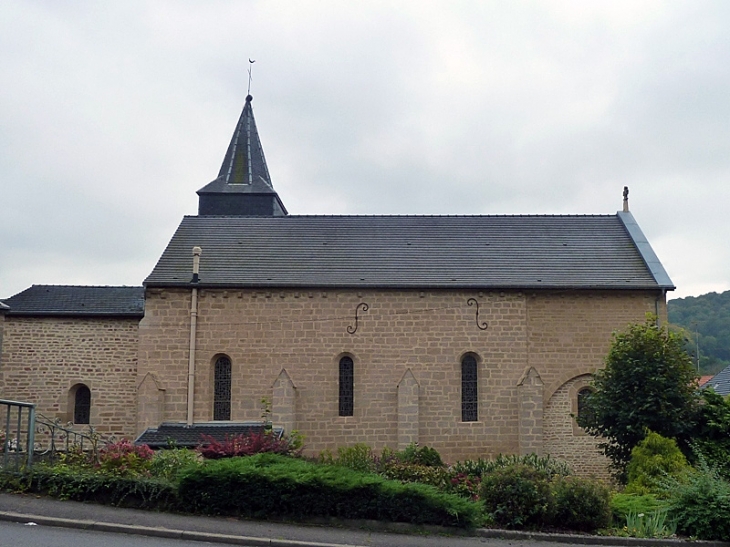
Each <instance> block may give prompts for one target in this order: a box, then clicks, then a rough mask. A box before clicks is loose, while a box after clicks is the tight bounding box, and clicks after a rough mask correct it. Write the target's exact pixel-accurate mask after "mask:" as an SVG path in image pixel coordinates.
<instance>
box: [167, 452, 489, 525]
mask: <svg viewBox="0 0 730 547" xmlns="http://www.w3.org/2000/svg"><path fill="white" fill-rule="evenodd" d="M179 496H180V499H181V500H184V503H185V508H186V509H187V510H188V511H192V512H201V513H206V514H217V515H233V516H249V517H259V518H261V517H264V518H265V517H269V516H283V515H285V516H288V517H295V518H302V517H310V516H333V517H339V518H347V519H377V520H386V521H394V522H411V523H423V524H439V525H444V526H465V527H469V526H475V525H477V524H478V523H479V522H480V518H481V514H480V510H479V506H478V505H477V504H475V503H472V502H469V501H467V500H464V499H462V498H460V497H458V496H454V495H451V494H445V493H442V492H439V491H438V490H436V489H435V488H433V487H431V486H426V485H421V484H400V483H398V482H395V481H389V480H386V479H384V478H382V477H379V476H377V475H374V474H370V473H359V472H356V471H353V470H351V469H347V468H344V467H341V466H331V465H317V464H315V463H312V462H308V461H305V460H303V459H292V458H286V457H282V456H278V455H275V454H259V455H256V456H252V457H250V458H230V459H225V460H218V461H209V462H205V463H204V464H203V465H202V466H200V467H198V468H189V469H187V470H186V471H185V472H184V473H183V474H182V475H181V477H180V484H179Z"/></svg>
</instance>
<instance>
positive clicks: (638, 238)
mask: <svg viewBox="0 0 730 547" xmlns="http://www.w3.org/2000/svg"><path fill="white" fill-rule="evenodd" d="M616 216H618V219H619V220H620V221H621V222H622V223H623V225H624V227H625V228H626V232H627V233H628V234H629V237H630V238H631V239H632V241H633V242H634V245H636V249H637V250H638V251H639V254H640V255H641V258H642V260H643V261H644V263H645V264H646V267H647V268H649V271H650V272H651V275H652V276H653V277H654V279H655V280H656V282H657V285H659V287H660V288H662V289H665V290H668V291H673V290H674V289H676V287H675V286H674V283H672V280H671V279H669V275H668V274H667V271H666V270H665V269H664V266H662V263H661V262H660V261H659V257H657V255H656V253H655V252H654V249H652V248H651V245H650V244H649V240H648V239H646V236H645V235H644V232H642V231H641V228H639V224H638V223H637V222H636V220H635V219H634V215H632V214H631V213H630V212H629V211H619V212H617V213H616Z"/></svg>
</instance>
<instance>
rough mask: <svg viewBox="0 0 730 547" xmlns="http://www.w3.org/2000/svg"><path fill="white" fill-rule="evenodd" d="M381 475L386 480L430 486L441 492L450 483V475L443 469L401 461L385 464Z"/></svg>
mask: <svg viewBox="0 0 730 547" xmlns="http://www.w3.org/2000/svg"><path fill="white" fill-rule="evenodd" d="M379 473H380V475H382V476H383V477H385V478H386V479H392V480H396V481H400V482H418V483H421V484H429V485H431V486H435V487H436V488H439V489H441V490H443V489H445V488H446V487H447V486H448V484H449V482H450V481H449V473H448V472H447V471H446V470H445V469H444V468H443V467H429V466H426V465H418V464H411V463H403V462H399V461H396V462H390V463H385V464H383V466H382V468H381V469H380V472H379Z"/></svg>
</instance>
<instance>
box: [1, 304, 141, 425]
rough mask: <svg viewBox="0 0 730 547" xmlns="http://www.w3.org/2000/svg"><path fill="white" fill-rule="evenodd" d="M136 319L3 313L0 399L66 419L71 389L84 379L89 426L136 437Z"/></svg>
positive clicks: (70, 406)
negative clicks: (32, 405)
mask: <svg viewBox="0 0 730 547" xmlns="http://www.w3.org/2000/svg"><path fill="white" fill-rule="evenodd" d="M138 322H139V320H138V319H121V318H120V319H117V318H83V317H73V318H57V317H20V316H17V317H12V316H6V317H4V319H3V317H2V316H0V323H1V324H2V333H3V336H2V345H1V352H0V398H3V399H11V400H20V401H28V402H33V403H36V405H37V406H36V408H37V411H38V412H39V413H40V414H42V415H43V416H44V417H46V418H49V419H51V420H54V419H59V420H61V421H62V422H63V423H67V422H71V421H72V420H73V396H72V393H73V389H74V387H75V386H78V385H79V384H83V385H85V386H87V387H88V388H89V390H90V391H91V416H90V425H92V426H94V427H95V428H96V429H97V430H98V432H99V433H101V434H103V435H105V436H110V435H113V436H116V437H120V438H121V437H126V438H134V436H135V422H136V410H137V399H136V381H137V349H138V342H139V338H138ZM84 427H85V426H81V427H80V426H76V427H75V428H74V429H76V430H79V431H83V430H84Z"/></svg>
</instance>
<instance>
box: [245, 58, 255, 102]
mask: <svg viewBox="0 0 730 547" xmlns="http://www.w3.org/2000/svg"><path fill="white" fill-rule="evenodd" d="M255 62H256V60H255V59H254V60H253V61H252V60H251V59H249V60H248V93H246V95H251V69H252V68H253V64H254V63H255Z"/></svg>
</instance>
